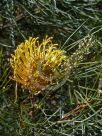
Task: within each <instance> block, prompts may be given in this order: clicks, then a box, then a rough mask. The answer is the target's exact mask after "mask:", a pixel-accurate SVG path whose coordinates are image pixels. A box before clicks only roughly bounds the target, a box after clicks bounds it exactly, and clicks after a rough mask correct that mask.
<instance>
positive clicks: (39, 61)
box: [10, 36, 67, 94]
mask: <svg viewBox="0 0 102 136" xmlns="http://www.w3.org/2000/svg"><path fill="white" fill-rule="evenodd" d="M57 46H58V45H57V44H53V43H52V37H47V36H46V37H45V38H44V39H43V41H42V42H41V43H40V41H39V38H38V37H37V38H32V37H30V38H29V40H25V42H23V43H21V44H20V45H18V47H17V49H16V50H15V51H14V55H13V54H11V58H10V64H11V67H12V71H13V74H12V77H11V78H12V79H13V80H15V81H16V82H17V83H20V84H21V85H23V87H24V88H27V89H28V90H29V91H30V92H31V93H34V94H36V93H37V92H39V91H41V90H45V89H46V88H48V87H50V86H55V85H56V84H58V82H59V80H61V79H62V78H63V77H64V76H65V75H66V71H67V57H66V55H65V52H64V50H60V49H58V47H57Z"/></svg>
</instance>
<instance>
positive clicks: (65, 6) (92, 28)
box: [0, 0, 102, 136]
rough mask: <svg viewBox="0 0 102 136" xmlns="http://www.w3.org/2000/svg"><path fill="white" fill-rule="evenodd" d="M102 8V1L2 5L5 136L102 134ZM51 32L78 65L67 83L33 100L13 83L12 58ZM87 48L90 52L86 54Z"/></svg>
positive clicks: (0, 114) (0, 78)
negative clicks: (33, 39) (24, 44)
mask: <svg viewBox="0 0 102 136" xmlns="http://www.w3.org/2000/svg"><path fill="white" fill-rule="evenodd" d="M101 4H102V2H101V0H97V1H96V0H93V1H91V0H90V1H86V0H82V1H80V0H79V1H78V0H53V1H51V0H39V1H37V0H27V1H24V0H22V1H20V0H17V1H14V0H4V1H2V2H0V9H1V10H0V135H1V136H6V135H8V136H32V135H33V136H54V135H55V136H67V135H69V136H72V135H73V136H79V135H83V136H94V135H99V136H101V135H102V82H101V81H102V60H101V59H102V38H101V35H102V31H101V29H102V10H101ZM46 34H47V35H49V36H54V40H55V42H56V43H57V42H58V43H59V46H60V48H62V49H65V50H66V54H67V55H68V56H71V57H70V62H72V64H74V67H73V69H72V70H71V71H70V74H69V75H68V78H67V80H66V79H65V82H64V84H63V85H61V84H60V85H58V88H54V89H53V88H52V89H50V90H46V91H44V92H42V93H40V94H38V95H36V96H31V95H29V93H28V92H27V91H26V90H25V91H24V92H23V88H22V87H21V86H19V85H18V86H17V85H15V83H14V82H13V81H10V79H9V76H10V72H11V71H10V68H9V57H10V54H11V52H12V51H13V50H14V48H15V47H16V45H17V44H19V43H20V42H21V41H23V40H24V39H26V38H27V37H29V36H34V37H36V36H40V37H41V38H42V37H44V36H45V35H46ZM88 34H89V36H90V37H91V38H88V36H87V35H88ZM90 39H91V41H90ZM86 45H87V46H88V45H89V46H90V47H91V48H88V50H86V48H85V47H87V46H86ZM91 45H92V46H91ZM78 55H79V56H81V55H82V59H81V60H80V58H79V57H78ZM76 62H77V65H76Z"/></svg>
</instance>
